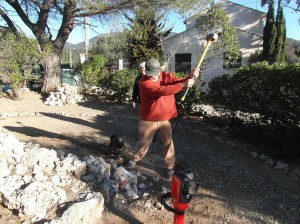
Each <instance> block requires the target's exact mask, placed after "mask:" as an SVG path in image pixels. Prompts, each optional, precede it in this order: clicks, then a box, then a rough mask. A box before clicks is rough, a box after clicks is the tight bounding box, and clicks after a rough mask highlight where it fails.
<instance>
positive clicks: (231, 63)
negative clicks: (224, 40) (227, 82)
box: [223, 51, 242, 68]
mask: <svg viewBox="0 0 300 224" xmlns="http://www.w3.org/2000/svg"><path fill="white" fill-rule="evenodd" d="M241 65H242V52H241V51H240V55H239V57H238V59H232V58H231V56H230V55H229V52H224V53H223V68H239V67H241Z"/></svg>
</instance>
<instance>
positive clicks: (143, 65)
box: [139, 62, 146, 75]
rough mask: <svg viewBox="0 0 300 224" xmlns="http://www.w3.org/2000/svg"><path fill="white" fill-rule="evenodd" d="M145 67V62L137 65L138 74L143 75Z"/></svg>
mask: <svg viewBox="0 0 300 224" xmlns="http://www.w3.org/2000/svg"><path fill="white" fill-rule="evenodd" d="M145 65H146V62H142V63H141V64H139V72H140V74H141V75H145Z"/></svg>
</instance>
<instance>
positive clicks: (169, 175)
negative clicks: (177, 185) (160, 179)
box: [165, 169, 174, 180]
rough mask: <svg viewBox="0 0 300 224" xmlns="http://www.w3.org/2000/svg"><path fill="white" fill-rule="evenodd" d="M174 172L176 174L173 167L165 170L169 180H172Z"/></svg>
mask: <svg viewBox="0 0 300 224" xmlns="http://www.w3.org/2000/svg"><path fill="white" fill-rule="evenodd" d="M173 174H174V170H173V169H171V170H169V169H167V170H166V171H165V178H166V179H168V180H170V179H171V178H172V176H173Z"/></svg>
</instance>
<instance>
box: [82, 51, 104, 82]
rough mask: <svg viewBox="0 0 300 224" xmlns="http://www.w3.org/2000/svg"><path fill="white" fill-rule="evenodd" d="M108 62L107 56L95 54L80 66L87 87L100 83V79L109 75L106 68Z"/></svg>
mask: <svg viewBox="0 0 300 224" xmlns="http://www.w3.org/2000/svg"><path fill="white" fill-rule="evenodd" d="M106 63H107V58H106V57H104V56H103V55H93V56H91V57H90V58H89V60H87V61H85V62H84V63H83V64H82V65H81V66H80V67H79V68H78V71H79V72H80V74H81V77H82V83H83V85H86V86H87V87H91V86H97V85H99V83H100V80H101V79H103V78H104V77H105V76H106V75H107V71H106V70H105V68H104V65H105V64H106Z"/></svg>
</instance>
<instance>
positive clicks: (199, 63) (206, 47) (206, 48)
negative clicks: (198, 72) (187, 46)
mask: <svg viewBox="0 0 300 224" xmlns="http://www.w3.org/2000/svg"><path fill="white" fill-rule="evenodd" d="M212 41H213V40H208V41H207V42H206V45H205V47H204V50H203V52H202V54H201V56H200V57H199V60H198V62H197V64H196V67H195V69H199V68H200V65H201V63H202V61H203V59H204V57H205V55H206V52H207V50H208V48H209V46H210V44H211V42H212ZM188 91H189V88H187V89H186V90H185V93H184V95H183V96H182V97H181V101H184V100H185V97H186V94H187V93H188Z"/></svg>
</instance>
